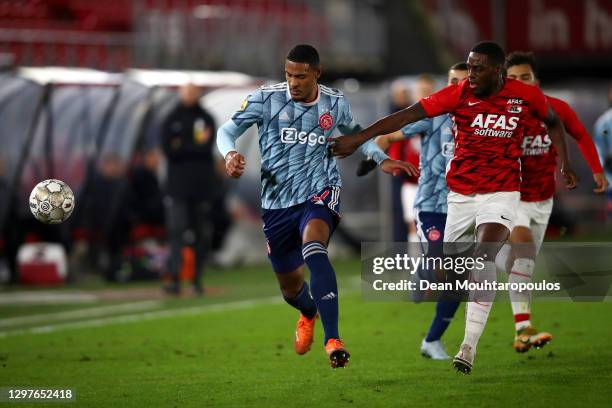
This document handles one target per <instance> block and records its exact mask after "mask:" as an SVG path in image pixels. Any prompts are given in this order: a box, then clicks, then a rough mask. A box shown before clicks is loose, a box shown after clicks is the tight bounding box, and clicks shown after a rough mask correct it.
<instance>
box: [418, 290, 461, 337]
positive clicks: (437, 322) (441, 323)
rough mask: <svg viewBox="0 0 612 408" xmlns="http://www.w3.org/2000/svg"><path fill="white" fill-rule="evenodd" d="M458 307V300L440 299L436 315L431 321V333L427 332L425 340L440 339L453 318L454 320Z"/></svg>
mask: <svg viewBox="0 0 612 408" xmlns="http://www.w3.org/2000/svg"><path fill="white" fill-rule="evenodd" d="M458 307H459V302H457V301H454V300H445V299H440V300H438V304H437V305H436V316H435V317H434V319H433V321H432V322H431V326H430V327H429V333H427V337H426V338H425V341H427V342H429V341H437V340H440V338H441V337H442V335H443V334H444V332H445V331H446V329H447V328H448V325H449V324H450V322H451V320H453V316H455V312H456V311H457V308H458Z"/></svg>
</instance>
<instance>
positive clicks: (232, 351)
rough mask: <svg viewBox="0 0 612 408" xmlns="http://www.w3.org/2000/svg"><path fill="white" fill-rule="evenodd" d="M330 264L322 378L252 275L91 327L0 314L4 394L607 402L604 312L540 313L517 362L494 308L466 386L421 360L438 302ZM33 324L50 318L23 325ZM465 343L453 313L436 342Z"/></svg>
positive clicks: (228, 278)
mask: <svg viewBox="0 0 612 408" xmlns="http://www.w3.org/2000/svg"><path fill="white" fill-rule="evenodd" d="M335 264H336V266H337V271H338V275H339V282H340V284H341V292H340V315H341V321H340V332H341V335H342V337H343V338H344V339H345V342H346V345H347V347H348V349H349V351H350V352H351V355H352V358H351V363H350V365H349V367H348V368H346V369H339V370H332V369H330V367H329V364H328V362H327V358H326V356H325V353H324V350H323V346H322V329H321V325H320V323H318V324H317V331H316V342H315V344H314V345H313V349H312V350H311V351H310V352H309V353H308V354H306V355H304V356H298V355H296V354H295V353H294V351H293V347H292V339H293V330H294V324H295V321H296V319H297V312H296V311H295V310H293V309H292V308H290V307H289V306H288V305H286V304H284V303H282V302H281V301H280V296H279V295H277V293H278V292H277V288H276V283H275V280H274V277H273V276H272V273H271V271H270V269H269V267H267V266H262V267H259V268H257V267H253V268H241V269H239V270H233V271H212V272H211V273H210V274H209V275H208V284H209V285H210V286H211V287H212V288H217V289H218V290H217V291H214V292H212V293H211V295H210V296H208V297H205V298H202V299H194V298H189V299H163V300H162V301H160V302H159V304H157V303H154V304H153V305H152V306H151V307H152V309H151V310H139V311H131V312H128V311H126V310H123V309H117V310H116V311H115V312H113V309H112V308H110V309H108V310H109V315H96V316H95V317H94V316H89V317H87V316H79V315H78V314H77V315H66V314H65V313H66V311H67V310H82V309H84V306H83V305H72V306H70V305H68V306H67V305H62V306H45V307H41V306H37V307H29V306H28V307H26V306H11V307H8V306H0V387H6V386H16V387H22V388H27V387H42V388H48V387H70V388H73V389H75V390H76V394H77V397H76V401H75V402H70V403H65V404H61V403H52V404H49V405H51V406H54V407H56V406H63V405H65V406H69V407H76V406H88V407H89V406H93V407H96V406H99V407H108V406H116V407H157V406H160V407H162V406H163V407H203V406H231V407H250V406H266V407H278V406H287V407H328V406H334V407H357V406H367V407H372V406H384V407H390V406H452V407H461V406H470V407H480V406H553V407H559V406H576V405H581V406H590V407H595V406H610V401H611V400H612V387H611V385H612V374H611V372H612V318H611V316H612V304H610V303H569V302H539V303H536V304H535V305H534V306H533V321H534V323H535V324H537V325H538V326H539V327H541V328H542V329H546V330H549V331H551V332H552V333H553V335H554V336H555V338H554V340H553V341H552V342H551V343H550V344H549V345H548V346H546V347H545V348H544V349H541V350H531V351H529V352H528V353H526V354H521V355H519V354H517V353H515V352H514V350H513V349H512V348H511V343H512V338H513V337H512V336H513V322H512V316H511V313H510V305H509V304H508V303H507V302H499V303H496V304H495V306H494V309H493V312H492V314H491V317H490V319H489V324H488V326H487V329H486V331H485V333H484V335H483V337H482V339H481V341H480V345H479V348H478V355H477V358H476V362H475V366H474V370H473V372H472V375H470V376H464V375H460V374H458V373H456V372H454V370H453V369H452V367H451V363H450V362H448V361H445V362H436V361H431V360H426V359H424V358H422V357H421V356H420V355H419V344H420V341H421V339H422V338H423V336H424V335H425V332H426V330H427V327H428V324H429V322H430V319H431V317H432V314H433V311H434V304H432V303H428V304H422V305H414V304H411V303H408V302H405V303H399V302H398V303H389V302H387V303H385V302H366V301H363V300H362V299H361V296H360V293H359V281H358V274H359V268H360V266H359V263H358V262H357V261H342V262H336V263H335ZM82 290H83V291H84V292H86V293H87V292H89V291H91V292H92V293H93V292H95V291H97V290H100V288H85V289H82ZM116 290H121V289H116ZM125 290H130V289H125ZM2 295H3V294H2V293H0V296H2ZM273 296H276V298H274V297H273ZM274 299H276V300H274ZM246 300H249V302H245V301H246ZM250 300H252V302H251V301H250ZM121 302H127V301H119V302H118V301H111V300H107V301H102V302H100V303H96V304H88V305H87V308H99V307H106V306H113V305H117V304H118V303H121ZM130 302H132V303H133V302H134V301H130ZM56 313H57V314H59V315H58V316H64V317H60V318H57V319H56V318H53V317H52V316H53V315H54V314H56ZM61 313H64V315H62V314H61ZM41 314H45V315H49V316H50V317H49V319H47V320H48V321H40V320H38V321H37V320H36V318H35V319H34V320H24V321H23V323H19V322H20V320H19V318H23V317H25V316H31V315H37V316H40V315H41ZM7 319H13V321H12V323H11V324H9V325H7V324H6V323H5V326H4V327H3V326H2V324H3V323H2V322H6V321H7ZM41 328H42V329H41ZM45 330H46V331H47V332H40V331H45ZM462 335H463V307H462V308H460V309H459V311H458V312H457V317H456V319H455V321H454V322H453V323H452V325H451V327H450V329H449V331H448V332H447V333H446V335H445V337H444V339H443V341H444V343H445V345H446V347H447V350H448V352H449V354H454V353H455V352H456V350H457V348H458V346H459V342H460V341H461V339H462ZM0 405H7V404H1V403H0ZM9 405H14V404H9ZM27 405H28V404H25V403H22V404H16V406H27ZM30 405H31V406H41V404H40V403H32V404H30Z"/></svg>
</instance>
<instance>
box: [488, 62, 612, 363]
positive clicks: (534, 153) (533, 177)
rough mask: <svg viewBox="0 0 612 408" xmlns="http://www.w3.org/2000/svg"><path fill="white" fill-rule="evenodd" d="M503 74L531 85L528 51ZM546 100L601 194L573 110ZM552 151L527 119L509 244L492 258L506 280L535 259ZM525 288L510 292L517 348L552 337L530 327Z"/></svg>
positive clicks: (587, 141)
mask: <svg viewBox="0 0 612 408" xmlns="http://www.w3.org/2000/svg"><path fill="white" fill-rule="evenodd" d="M506 70H507V75H508V78H512V79H516V80H519V81H521V82H522V83H524V84H527V85H531V86H535V87H537V86H538V85H539V81H538V79H537V78H536V75H535V72H536V63H535V57H534V55H533V53H531V52H513V53H511V54H509V55H508V56H507V57H506ZM546 98H547V100H548V103H549V105H550V106H551V108H552V109H553V111H555V113H556V114H557V116H559V118H560V119H561V121H562V122H563V125H564V126H565V130H566V131H567V133H568V134H569V135H570V136H571V137H573V138H574V139H575V140H576V142H577V144H578V147H579V148H580V151H581V152H582V155H583V156H584V158H585V159H586V161H587V163H588V164H589V167H590V168H591V171H592V172H593V179H594V180H595V185H596V186H595V190H594V191H595V192H596V193H603V192H604V191H605V190H606V188H607V186H608V181H607V180H606V177H605V175H604V173H603V169H602V167H601V163H600V162H599V157H598V155H597V150H596V149H595V145H594V144H593V140H592V139H591V137H590V136H589V134H588V132H587V131H586V129H585V128H584V126H583V125H582V123H580V120H579V119H578V117H577V116H576V113H575V112H574V111H573V110H572V108H570V106H569V105H568V104H567V103H565V102H563V101H562V100H560V99H557V98H553V97H551V96H546ZM556 167H557V152H556V149H555V148H554V146H552V145H551V140H550V137H549V135H548V134H547V131H546V126H544V124H543V123H542V122H541V121H540V120H538V119H537V118H531V119H529V120H528V121H527V124H526V126H525V134H524V136H523V144H522V156H521V173H522V181H521V201H520V202H519V205H518V209H517V213H516V221H515V223H514V228H513V230H512V233H511V234H510V242H511V243H516V244H517V245H514V246H513V248H512V249H511V248H510V246H509V245H506V246H504V248H503V249H502V250H501V251H500V253H499V255H498V258H497V261H498V265H499V266H500V267H502V269H504V270H506V271H507V272H508V281H509V282H517V283H519V282H531V277H532V274H533V271H534V267H535V259H536V256H537V254H538V252H539V250H540V247H541V245H542V241H543V240H544V233H545V232H546V227H547V225H548V219H549V218H550V213H551V211H552V207H553V195H554V194H555V169H556ZM530 299H531V293H530V292H529V291H522V292H518V291H512V290H511V291H510V301H511V303H512V313H513V314H514V322H515V329H516V335H515V338H514V344H513V347H514V349H515V350H516V351H517V352H519V353H524V352H526V351H528V350H529V349H530V348H531V347H532V346H533V347H536V348H540V347H542V346H544V345H545V344H546V343H548V342H549V341H550V340H552V335H551V334H550V333H547V332H540V331H538V330H537V329H535V327H533V326H531V322H530V315H531V304H530Z"/></svg>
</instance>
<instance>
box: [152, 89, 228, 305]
mask: <svg viewBox="0 0 612 408" xmlns="http://www.w3.org/2000/svg"><path fill="white" fill-rule="evenodd" d="M179 95H180V102H179V103H178V105H177V106H176V108H174V110H172V112H171V113H170V115H169V116H168V118H167V119H166V120H165V122H164V125H163V129H162V132H163V133H162V148H163V151H164V154H165V155H166V159H167V162H168V178H167V185H166V197H165V199H164V204H165V207H166V226H167V230H168V239H169V243H170V259H169V265H168V266H169V271H170V274H171V275H172V278H173V281H172V283H171V284H170V285H168V286H166V287H165V290H166V291H167V292H168V293H171V294H178V293H180V271H181V269H182V248H183V246H185V245H189V246H191V247H192V248H193V251H194V253H195V276H194V280H193V287H194V291H195V293H196V294H202V293H203V288H202V279H201V277H202V269H203V266H204V259H205V257H206V256H207V255H208V253H209V248H210V242H211V224H212V223H211V214H212V212H211V210H212V202H213V200H214V199H215V198H216V195H217V190H218V187H217V186H218V185H219V181H218V179H217V176H216V173H215V163H214V161H215V159H214V157H213V152H212V147H213V146H214V144H215V143H214V135H215V133H216V129H215V122H214V120H213V118H212V116H211V115H210V114H209V113H208V112H206V111H205V110H204V109H203V108H202V107H201V106H200V104H199V101H200V97H201V91H200V89H199V88H198V87H196V86H195V85H193V84H187V85H185V86H183V87H181V88H180V90H179Z"/></svg>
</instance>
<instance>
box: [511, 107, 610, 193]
mask: <svg viewBox="0 0 612 408" xmlns="http://www.w3.org/2000/svg"><path fill="white" fill-rule="evenodd" d="M546 99H547V100H548V103H549V104H550V107H551V108H552V109H553V110H554V111H555V113H556V114H557V115H558V116H559V118H560V119H561V122H563V126H565V130H566V132H567V134H569V135H570V136H571V137H572V138H574V139H575V140H576V142H577V143H578V147H579V148H580V150H581V152H582V155H583V156H584V157H585V159H586V160H587V162H588V163H589V167H590V168H591V170H592V171H593V173H600V172H603V170H602V168H601V163H600V162H599V156H598V155H597V150H596V149H595V145H594V144H593V140H592V139H591V136H589V133H588V132H587V131H586V129H585V128H584V126H583V125H582V123H581V122H580V119H578V116H576V113H575V112H574V111H573V110H572V108H570V106H569V105H568V104H567V103H565V102H564V101H562V100H561V99H557V98H553V97H552V96H546ZM522 149H523V155H522V156H521V164H522V167H521V172H522V179H523V180H522V182H521V200H522V201H543V200H548V199H549V198H551V197H552V196H553V195H554V194H555V175H556V172H557V150H556V149H555V147H554V146H553V144H552V140H551V139H550V136H549V135H548V130H547V129H546V126H545V125H544V124H543V123H542V122H541V121H539V120H537V119H535V118H530V119H529V120H528V121H527V125H526V126H525V135H524V137H523V145H522Z"/></svg>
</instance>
